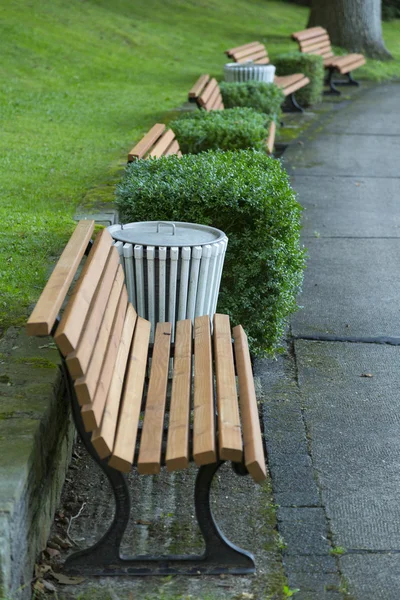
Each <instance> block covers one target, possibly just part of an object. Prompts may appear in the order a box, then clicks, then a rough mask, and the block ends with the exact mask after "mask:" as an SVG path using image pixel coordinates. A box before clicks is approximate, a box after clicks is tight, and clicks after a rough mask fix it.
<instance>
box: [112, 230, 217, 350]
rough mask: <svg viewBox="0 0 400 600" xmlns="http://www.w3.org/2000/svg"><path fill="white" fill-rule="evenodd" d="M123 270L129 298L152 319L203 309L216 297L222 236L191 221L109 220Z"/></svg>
mask: <svg viewBox="0 0 400 600" xmlns="http://www.w3.org/2000/svg"><path fill="white" fill-rule="evenodd" d="M108 231H109V232H110V234H111V236H112V237H113V239H114V240H115V246H116V248H117V250H118V252H119V254H120V258H121V264H122V265H123V268H124V271H125V280H126V285H127V288H128V294H129V300H130V301H131V302H132V304H133V306H134V307H135V309H136V311H137V313H138V314H139V315H140V316H141V317H144V318H146V319H148V320H149V321H150V322H151V338H152V339H153V338H154V331H155V324H156V323H158V322H163V321H169V322H171V323H172V335H173V339H174V333H175V322H176V321H179V320H181V319H192V321H193V319H194V317H197V316H201V315H207V314H208V315H209V316H210V318H211V319H212V317H213V315H214V313H215V310H216V307H217V300H218V293H219V286H220V282H221V276H222V268H223V264H224V258H225V251H226V246H227V243H228V238H227V237H226V235H225V234H224V233H223V232H222V231H220V230H219V229H215V228H214V227H209V226H206V225H197V224H195V223H181V222H169V221H168V222H164V221H143V222H139V223H129V224H127V225H111V227H108Z"/></svg>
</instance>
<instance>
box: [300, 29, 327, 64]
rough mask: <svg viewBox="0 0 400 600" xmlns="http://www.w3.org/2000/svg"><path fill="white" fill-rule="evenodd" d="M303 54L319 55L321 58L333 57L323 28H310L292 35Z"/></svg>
mask: <svg viewBox="0 0 400 600" xmlns="http://www.w3.org/2000/svg"><path fill="white" fill-rule="evenodd" d="M292 39H294V40H296V42H298V44H299V49H300V52H303V53H304V54H319V55H320V56H322V58H324V59H325V58H330V57H331V56H334V54H333V52H332V47H331V41H330V39H329V33H328V32H327V31H326V29H324V28H323V27H310V28H309V29H303V31H297V32H296V33H293V34H292Z"/></svg>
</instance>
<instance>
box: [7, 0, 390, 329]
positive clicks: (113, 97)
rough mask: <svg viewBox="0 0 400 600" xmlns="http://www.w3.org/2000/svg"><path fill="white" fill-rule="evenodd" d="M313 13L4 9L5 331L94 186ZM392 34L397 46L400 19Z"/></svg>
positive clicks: (18, 0) (208, 0) (256, 4)
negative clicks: (205, 76) (260, 45)
mask: <svg viewBox="0 0 400 600" xmlns="http://www.w3.org/2000/svg"><path fill="white" fill-rule="evenodd" d="M306 17H307V11H306V10H305V9H303V8H300V7H296V6H293V5H290V4H286V3H280V2H267V1H266V0H248V1H247V2H246V3H244V2H243V1H241V0H164V1H158V0H147V1H146V2H139V1H138V0H135V1H132V0H113V1H112V2H109V1H108V0H70V1H69V2H64V0H41V2H40V3H39V2H34V0H14V1H13V3H12V4H11V3H10V4H9V5H8V6H7V5H6V6H3V7H0V21H1V22H2V24H3V25H2V31H1V34H0V53H1V56H2V60H1V63H0V78H1V80H2V82H3V83H4V85H3V86H2V87H1V88H0V131H1V134H0V219H1V223H2V227H1V229H0V325H2V326H3V327H4V326H6V325H8V324H10V323H16V322H18V321H19V320H23V319H24V318H25V315H26V307H27V306H28V305H29V304H30V303H31V302H33V301H34V300H35V299H36V298H37V296H38V294H39V291H40V289H41V287H42V285H43V282H44V280H45V277H46V273H47V264H48V259H49V256H51V255H52V254H56V253H57V252H58V251H59V248H60V247H61V245H62V243H63V242H64V241H65V239H66V237H67V236H68V234H69V233H70V231H71V229H72V226H73V225H72V220H71V218H72V215H73V211H74V210H75V208H76V206H77V204H79V202H80V201H81V200H82V198H83V197H84V195H85V193H86V192H87V190H88V189H90V188H91V187H93V186H95V185H99V184H103V183H106V182H107V180H109V179H110V176H111V174H110V164H111V163H112V162H114V163H115V161H118V160H120V159H123V157H124V156H125V154H126V151H127V150H128V149H129V146H130V145H131V144H132V143H133V141H135V140H137V139H138V138H139V137H140V134H141V133H143V132H144V131H145V130H146V129H147V128H148V127H150V126H151V125H152V124H153V123H154V122H156V121H157V120H160V119H161V120H162V119H163V118H165V112H166V111H168V110H170V109H173V108H174V107H177V106H179V105H180V104H182V102H184V101H185V99H186V94H187V91H188V89H189V87H190V86H191V85H192V83H193V81H194V80H195V79H196V77H197V76H198V75H199V74H201V73H202V72H205V71H210V72H213V73H215V74H220V73H221V70H222V65H223V64H224V62H225V61H224V56H223V54H222V52H223V50H224V49H226V48H228V47H230V46H234V45H238V44H241V43H245V42H247V41H251V40H254V39H259V40H260V41H264V42H265V43H267V47H268V49H269V51H270V53H271V54H272V56H273V55H274V53H276V52H281V51H285V50H287V49H290V48H294V44H293V43H292V42H290V40H289V38H288V35H289V34H290V32H291V31H293V30H296V29H299V28H302V27H303V26H304V24H305V21H306ZM385 27H386V30H387V31H388V32H389V33H390V36H391V40H392V41H393V45H395V43H396V40H395V32H396V31H398V24H397V23H396V24H393V23H390V24H388V25H386V26H385ZM397 43H398V42H397ZM389 47H391V44H390V43H389ZM392 49H393V50H394V48H392ZM399 58H400V56H399ZM398 68H399V67H398V65H393V64H392V65H389V66H388V67H386V66H385V69H386V70H387V72H386V75H387V76H390V75H391V74H396V69H398ZM370 70H371V69H370ZM375 71H376V69H375ZM375 71H374V72H372V75H374V74H375V75H376V73H375Z"/></svg>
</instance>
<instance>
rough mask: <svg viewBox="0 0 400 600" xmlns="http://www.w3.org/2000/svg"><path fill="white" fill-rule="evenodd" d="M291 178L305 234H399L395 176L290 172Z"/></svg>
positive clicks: (399, 182)
mask: <svg viewBox="0 0 400 600" xmlns="http://www.w3.org/2000/svg"><path fill="white" fill-rule="evenodd" d="M291 182H292V185H293V187H294V189H295V190H296V192H297V193H298V201H299V202H300V204H301V205H302V206H303V207H304V212H303V236H304V237H305V238H308V237H315V236H318V237H321V238H323V237H331V236H341V237H358V238H362V237H364V238H365V237H373V238H379V237H385V238H387V237H400V211H399V210H398V191H399V186H400V180H399V179H384V178H381V177H379V178H365V177H344V178H341V177H338V176H334V175H332V176H329V177H320V176H302V177H296V175H294V176H293V177H292V178H291ZM305 244H306V246H308V244H309V242H308V239H305Z"/></svg>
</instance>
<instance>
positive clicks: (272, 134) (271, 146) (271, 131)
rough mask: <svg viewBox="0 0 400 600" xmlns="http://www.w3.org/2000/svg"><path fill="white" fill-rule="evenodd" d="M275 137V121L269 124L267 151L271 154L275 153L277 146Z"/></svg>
mask: <svg viewBox="0 0 400 600" xmlns="http://www.w3.org/2000/svg"><path fill="white" fill-rule="evenodd" d="M275 136H276V123H275V121H271V123H270V124H269V130H268V137H267V143H266V146H267V149H268V152H269V153H270V154H272V152H273V151H274V144H275Z"/></svg>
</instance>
